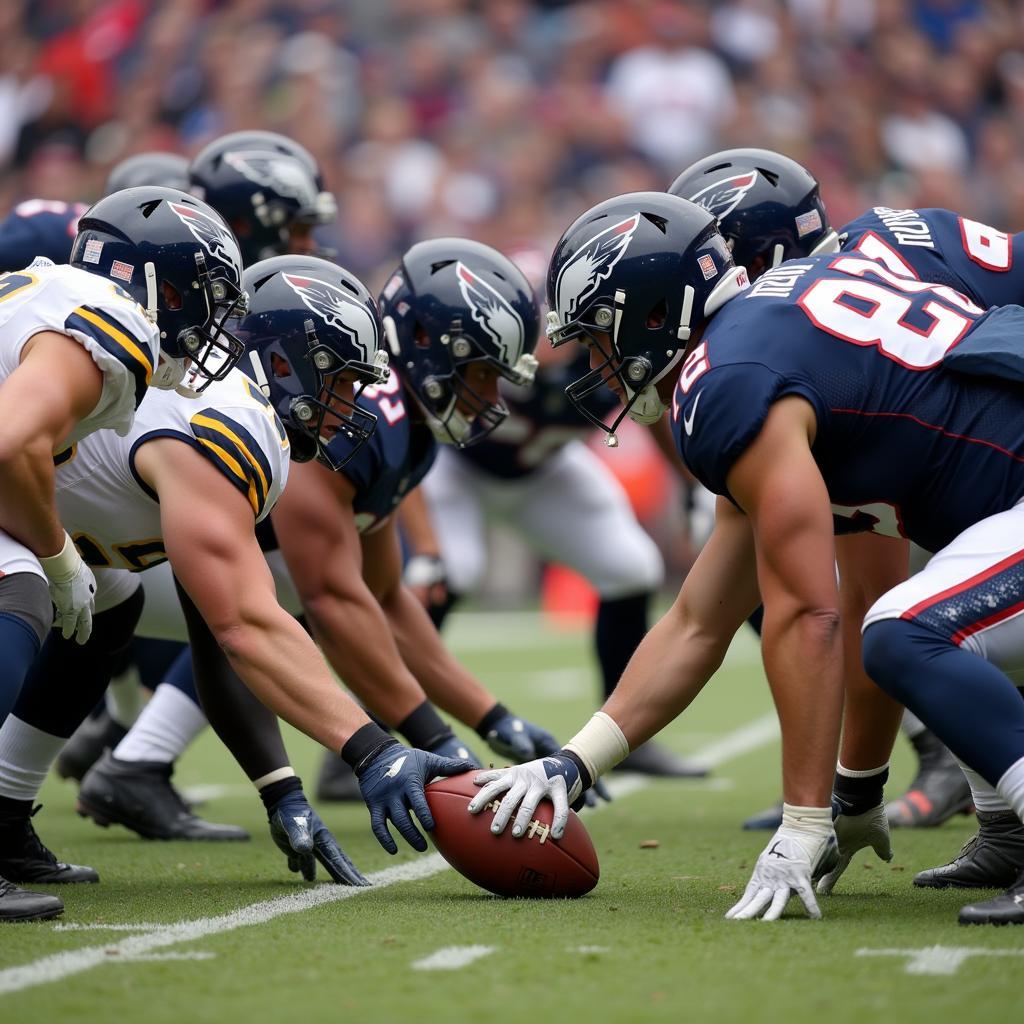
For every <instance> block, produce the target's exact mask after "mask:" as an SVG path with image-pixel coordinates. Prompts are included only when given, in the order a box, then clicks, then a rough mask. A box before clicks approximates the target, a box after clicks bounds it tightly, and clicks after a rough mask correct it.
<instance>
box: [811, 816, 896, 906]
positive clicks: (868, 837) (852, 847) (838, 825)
mask: <svg viewBox="0 0 1024 1024" xmlns="http://www.w3.org/2000/svg"><path fill="white" fill-rule="evenodd" d="M833 824H834V826H835V830H836V839H837V840H838V842H839V861H838V863H837V864H836V865H835V867H833V868H832V870H831V871H826V872H825V873H824V874H821V873H820V872H819V873H818V875H820V877H819V878H818V885H817V890H818V892H819V893H820V894H821V895H822V896H828V895H829V893H831V892H832V888H833V886H834V885H835V884H836V882H838V881H839V876H840V875H841V874H842V873H843V872H844V871H845V870H846V869H847V868H848V867H849V865H850V860H851V859H852V858H853V855H854V854H855V853H856V852H857V851H858V850H863V849H865V848H866V847H868V846H870V847H871V849H872V850H874V851H875V853H877V854H878V856H879V857H881V858H882V860H885V861H889V860H892V843H891V842H890V840H889V819H888V818H887V817H886V815H885V804H884V803H880V804H879V805H878V806H877V807H872V808H871V810H870V811H865V812H864V813H863V814H857V815H853V816H851V815H848V814H840V815H839V817H838V818H836V820H835V822H834V823H833ZM816 877H817V876H816Z"/></svg>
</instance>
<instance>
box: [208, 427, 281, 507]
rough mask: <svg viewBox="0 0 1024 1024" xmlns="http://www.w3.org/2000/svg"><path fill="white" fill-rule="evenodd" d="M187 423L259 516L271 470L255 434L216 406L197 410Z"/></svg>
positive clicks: (265, 500)
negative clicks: (200, 410)
mask: <svg viewBox="0 0 1024 1024" xmlns="http://www.w3.org/2000/svg"><path fill="white" fill-rule="evenodd" d="M189 426H190V427H191V429H192V434H193V436H194V437H195V439H196V441H198V442H199V448H200V450H201V451H202V452H203V454H204V455H206V457H207V458H208V459H209V460H210V461H211V462H212V463H213V464H214V465H215V466H216V467H217V468H218V469H219V470H220V471H221V472H222V473H223V474H224V475H225V476H226V477H227V478H228V479H229V480H230V481H231V483H233V484H234V485H235V487H237V488H238V489H239V490H240V491H241V492H242V494H244V495H245V496H246V498H248V500H249V504H250V505H251V506H252V511H253V515H255V516H256V518H257V519H259V518H260V516H261V515H262V514H263V510H264V508H266V504H267V497H268V495H269V494H270V493H271V488H272V485H273V470H272V468H271V465H270V460H269V459H268V458H267V456H266V453H265V452H264V451H263V448H262V447H261V446H260V444H259V442H258V441H257V440H256V438H255V437H253V435H252V434H251V433H250V432H249V431H248V430H247V429H246V428H245V427H243V426H242V424H241V423H239V422H238V420H236V419H233V418H232V417H230V416H228V415H226V414H225V413H223V412H221V411H220V410H218V409H204V410H203V411H202V412H200V413H197V414H196V415H195V416H193V417H192V419H191V420H189Z"/></svg>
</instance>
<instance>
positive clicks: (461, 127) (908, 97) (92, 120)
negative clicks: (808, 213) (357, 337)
mask: <svg viewBox="0 0 1024 1024" xmlns="http://www.w3.org/2000/svg"><path fill="white" fill-rule="evenodd" d="M256 127H260V128H268V129H272V130H276V131H280V132H284V133H286V134H288V135H291V136H292V137H294V138H296V139H297V140H298V141H300V142H302V143H303V144H304V145H306V146H307V147H308V148H309V149H310V150H311V151H312V152H313V153H314V154H315V155H316V156H317V157H318V159H319V160H320V161H321V163H322V166H323V168H324V171H325V177H326V179H327V184H328V187H330V188H331V189H333V190H334V191H335V193H336V194H337V196H338V200H339V207H340V216H339V219H338V222H337V225H336V227H335V228H333V229H332V230H329V231H328V232H327V234H328V236H329V237H327V238H326V239H324V240H323V241H324V243H325V244H327V245H329V246H330V247H331V248H333V249H334V250H336V252H337V258H338V260H339V262H341V263H344V264H346V265H347V266H349V267H350V268H351V269H352V270H354V271H355V272H356V273H357V274H360V275H362V276H363V277H364V278H365V279H366V281H367V284H369V285H370V287H371V288H374V287H376V286H379V285H380V284H381V280H380V275H381V274H382V273H384V272H386V270H387V268H388V266H389V265H391V264H393V263H394V262H395V260H396V257H397V256H398V255H399V254H400V253H401V251H402V250H403V249H404V248H405V247H406V246H407V245H408V244H409V243H410V242H411V241H414V240H416V239H417V238H420V237H425V236H429V235H436V234H453V233H457V234H466V235H470V236H473V237H476V238H478V239H480V240H482V241H485V242H489V243H491V244H493V245H496V246H498V247H499V248H502V249H505V250H510V249H514V248H518V247H521V246H523V245H531V244H533V245H540V246H541V247H549V246H550V244H551V243H552V242H553V241H554V240H555V239H556V238H557V236H558V235H559V234H560V232H561V231H562V229H563V228H564V227H566V226H567V225H568V223H569V222H570V221H571V219H572V218H573V217H574V216H576V215H577V214H578V213H580V212H582V210H584V209H585V208H586V207H588V206H590V205H591V204H593V203H595V202H597V201H599V200H601V199H603V198H606V197H607V196H609V195H613V194H615V193H619V192H624V191H630V190H634V189H643V188H655V189H660V188H664V187H666V186H667V184H668V183H669V182H670V181H671V180H672V178H674V177H675V175H676V174H677V173H678V172H679V171H680V170H682V168H683V167H685V166H686V165H687V164H688V163H689V162H690V161H692V160H693V159H695V158H697V157H700V156H702V155H704V154H706V153H708V152H710V151H712V150H714V149H716V148H721V147H725V146H730V145H758V146H767V147H770V148H774V149H779V150H781V151H783V152H785V153H787V154H789V155H790V156H793V157H795V158H796V159H798V160H800V161H802V162H803V163H805V164H806V165H808V166H809V167H810V168H811V169H812V170H813V171H814V172H815V173H816V174H817V175H818V177H819V178H820V180H821V181H822V186H823V194H824V197H825V199H826V201H827V203H828V205H829V208H830V210H831V211H832V217H833V220H834V221H836V222H837V223H841V222H842V221H844V220H846V219H848V218H850V217H852V216H854V215H856V214H857V213H859V212H860V211H861V210H863V209H864V208H865V207H867V206H870V205H875V204H878V203H882V204H885V205H889V206H929V205H938V206H946V207H951V208H954V209H957V210H961V211H963V212H965V213H968V214H970V215H972V216H974V217H976V218H978V219H982V220H985V221H989V222H992V223H996V224H998V225H1000V226H1002V227H1005V228H1013V229H1020V228H1022V227H1024V5H1022V4H1020V3H1017V2H1014V0H857V2H856V3H852V2H848V0H720V2H714V3H713V2H710V0H708V2H696V0H691V2H681V0H677V2H667V0H591V2H579V3H566V2H556V0H548V2H527V0H174V2H173V3H166V2H163V3H161V2H156V0H151V2H147V0H5V2H4V3H3V4H0V213H2V212H4V211H5V210H6V209H7V208H8V207H9V206H10V205H12V204H13V203H14V202H16V201H18V200H20V199H24V198H27V197H38V198H49V199H65V200H67V199H80V200H86V201H88V200H92V199H94V198H96V197H97V196H98V195H99V193H100V191H101V189H102V186H103V181H104V178H105V176H106V172H107V170H108V169H109V168H110V166H111V165H112V164H114V163H116V162H117V161H118V160H120V159H122V158H124V157H125V156H128V155H130V154H131V153H133V152H138V151H140V150H146V149H168V150H173V151H177V152H181V153H183V154H185V155H186V156H189V155H191V154H193V153H194V152H196V151H197V150H198V149H199V148H200V147H201V146H202V145H203V144H204V143H206V142H208V141H209V140H210V139H211V138H213V137H214V136H216V135H219V134H222V133H224V132H228V131H234V130H237V129H243V128H256Z"/></svg>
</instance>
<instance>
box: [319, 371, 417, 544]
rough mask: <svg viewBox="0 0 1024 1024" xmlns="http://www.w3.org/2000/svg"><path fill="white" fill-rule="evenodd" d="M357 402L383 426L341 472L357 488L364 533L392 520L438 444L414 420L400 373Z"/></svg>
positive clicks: (358, 515) (359, 524) (366, 391)
mask: <svg viewBox="0 0 1024 1024" xmlns="http://www.w3.org/2000/svg"><path fill="white" fill-rule="evenodd" d="M357 401H358V403H359V405H361V406H362V407H363V408H365V409H369V410H370V412H372V413H375V414H376V416H377V427H376V429H375V430H374V432H373V435H372V436H371V437H370V439H369V441H367V442H366V444H364V445H363V446H362V448H360V449H359V451H358V452H357V453H356V455H355V457H354V458H353V459H352V460H351V461H350V462H348V463H346V464H345V465H344V466H343V467H342V468H341V469H340V470H339V472H341V473H344V475H345V476H346V477H347V478H348V479H349V480H350V481H351V483H352V485H353V486H354V487H355V489H356V496H355V500H354V501H353V503H352V505H353V508H354V510H355V513H356V528H357V529H358V530H359V532H360V533H364V532H366V531H367V530H371V529H373V528H374V527H375V526H377V525H378V524H379V523H381V522H383V520H385V519H387V517H388V516H390V515H391V513H392V512H394V510H395V508H396V507H397V506H398V504H399V503H400V502H401V500H402V498H404V497H405V495H406V494H408V493H409V491H411V490H412V489H413V488H414V487H415V486H416V485H417V484H418V483H419V482H420V481H421V480H422V479H423V477H424V476H426V473H427V470H428V469H430V467H431V466H432V465H433V462H434V456H435V455H436V454H437V442H436V441H435V440H434V437H433V435H432V434H431V433H430V429H429V428H428V427H427V426H426V425H425V424H423V423H420V422H418V421H417V422H413V421H411V420H410V418H409V409H408V404H409V401H410V400H409V399H408V398H406V396H405V392H404V389H403V388H402V383H401V381H400V380H399V377H398V374H397V373H395V372H394V371H392V373H391V377H390V378H389V380H388V381H387V383H386V384H377V385H372V386H369V387H366V388H364V389H363V391H362V393H361V394H360V395H359V398H358V399H357Z"/></svg>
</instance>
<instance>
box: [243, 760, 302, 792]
mask: <svg viewBox="0 0 1024 1024" xmlns="http://www.w3.org/2000/svg"><path fill="white" fill-rule="evenodd" d="M294 774H295V769H294V768H293V767H292V766H291V765H290V764H286V765H285V766H284V767H283V768H275V769H274V770H273V771H272V772H267V774H266V775H261V776H260V777H259V778H258V779H253V780H252V784H253V785H254V786H255V787H256V788H257V789H262V788H263V787H264V786H269V785H270V784H271V783H272V782H280V781H281V780H282V779H290V778H292V776H293V775H294Z"/></svg>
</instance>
